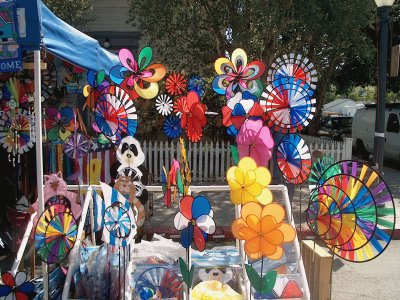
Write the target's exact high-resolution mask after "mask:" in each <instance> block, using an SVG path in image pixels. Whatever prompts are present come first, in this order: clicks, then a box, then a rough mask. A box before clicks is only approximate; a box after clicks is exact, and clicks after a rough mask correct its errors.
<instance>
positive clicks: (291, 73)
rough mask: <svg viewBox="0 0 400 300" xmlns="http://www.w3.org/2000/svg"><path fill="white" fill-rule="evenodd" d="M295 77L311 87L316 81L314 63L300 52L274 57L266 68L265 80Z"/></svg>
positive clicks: (314, 86) (270, 81)
mask: <svg viewBox="0 0 400 300" xmlns="http://www.w3.org/2000/svg"><path fill="white" fill-rule="evenodd" d="M287 78H296V79H300V80H302V81H303V82H305V83H307V84H308V85H309V86H310V87H311V88H312V89H315V88H316V85H315V84H316V83H317V81H318V77H317V71H316V70H315V66H314V64H313V63H312V62H311V61H310V60H309V59H308V58H306V57H303V56H302V55H300V54H297V55H296V54H294V53H290V54H285V55H283V56H282V57H280V58H278V59H276V60H275V61H274V62H273V63H272V64H271V66H270V67H269V69H268V75H267V82H269V83H272V82H277V81H279V80H280V79H287Z"/></svg>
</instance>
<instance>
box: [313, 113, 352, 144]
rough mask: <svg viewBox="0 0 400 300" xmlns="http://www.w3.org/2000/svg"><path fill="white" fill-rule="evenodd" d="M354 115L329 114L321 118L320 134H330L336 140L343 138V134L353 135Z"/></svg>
mask: <svg viewBox="0 0 400 300" xmlns="http://www.w3.org/2000/svg"><path fill="white" fill-rule="evenodd" d="M352 123H353V117H349V116H329V117H326V118H323V119H322V120H321V125H320V129H319V131H318V135H319V136H328V137H331V138H333V139H334V140H342V139H343V136H350V135H351V127H352Z"/></svg>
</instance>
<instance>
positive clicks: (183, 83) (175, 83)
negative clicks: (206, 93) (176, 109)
mask: <svg viewBox="0 0 400 300" xmlns="http://www.w3.org/2000/svg"><path fill="white" fill-rule="evenodd" d="M186 87H187V80H186V78H185V76H183V75H182V74H180V73H172V74H171V75H169V76H168V77H167V79H166V80H165V90H166V91H167V93H168V94H170V95H171V96H179V95H182V94H183V92H184V91H185V90H186Z"/></svg>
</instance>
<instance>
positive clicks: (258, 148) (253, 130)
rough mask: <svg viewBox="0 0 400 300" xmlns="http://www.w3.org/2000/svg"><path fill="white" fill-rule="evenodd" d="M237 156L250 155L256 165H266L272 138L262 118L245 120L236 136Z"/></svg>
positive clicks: (271, 146)
mask: <svg viewBox="0 0 400 300" xmlns="http://www.w3.org/2000/svg"><path fill="white" fill-rule="evenodd" d="M236 144H237V148H238V151H239V158H243V157H245V156H250V157H252V158H253V159H254V160H255V161H256V163H257V165H258V166H266V165H267V163H268V161H269V160H270V158H271V154H272V148H273V147H274V139H273V138H272V136H271V132H270V131H269V128H268V127H267V126H263V121H262V120H247V121H246V122H245V123H244V124H243V125H242V127H241V128H240V132H239V134H238V135H237V136H236Z"/></svg>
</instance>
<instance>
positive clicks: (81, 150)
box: [64, 133, 91, 159]
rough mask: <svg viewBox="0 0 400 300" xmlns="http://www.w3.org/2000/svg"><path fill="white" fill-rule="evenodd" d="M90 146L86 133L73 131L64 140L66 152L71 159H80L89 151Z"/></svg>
mask: <svg viewBox="0 0 400 300" xmlns="http://www.w3.org/2000/svg"><path fill="white" fill-rule="evenodd" d="M90 147H91V145H90V140H89V139H88V138H87V136H86V135H84V134H82V133H73V134H71V135H70V136H69V137H68V138H67V139H66V141H65V142H64V153H65V154H66V155H67V156H68V157H69V158H71V159H80V158H82V157H84V156H85V155H86V154H87V153H88V151H89V149H90Z"/></svg>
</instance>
